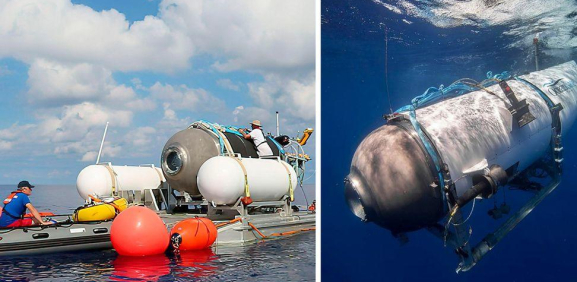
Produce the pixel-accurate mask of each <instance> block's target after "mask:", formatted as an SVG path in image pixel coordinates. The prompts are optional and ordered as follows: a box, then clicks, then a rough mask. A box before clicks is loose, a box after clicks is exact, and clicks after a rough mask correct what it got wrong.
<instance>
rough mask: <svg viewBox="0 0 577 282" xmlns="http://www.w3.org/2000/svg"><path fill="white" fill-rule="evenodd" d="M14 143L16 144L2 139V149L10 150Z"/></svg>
mask: <svg viewBox="0 0 577 282" xmlns="http://www.w3.org/2000/svg"><path fill="white" fill-rule="evenodd" d="M12 145H14V142H10V141H5V140H0V151H4V150H10V149H12Z"/></svg>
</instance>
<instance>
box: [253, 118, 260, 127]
mask: <svg viewBox="0 0 577 282" xmlns="http://www.w3.org/2000/svg"><path fill="white" fill-rule="evenodd" d="M250 124H254V125H256V126H262V125H260V120H258V119H255V120H253V121H252V122H251V123H250Z"/></svg>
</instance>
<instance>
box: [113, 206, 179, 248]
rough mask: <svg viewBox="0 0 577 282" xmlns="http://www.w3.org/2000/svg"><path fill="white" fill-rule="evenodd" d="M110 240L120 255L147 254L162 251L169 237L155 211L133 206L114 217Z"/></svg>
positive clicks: (166, 245)
mask: <svg viewBox="0 0 577 282" xmlns="http://www.w3.org/2000/svg"><path fill="white" fill-rule="evenodd" d="M110 240H111V241H112V247H114V249H115V250H116V251H117V252H118V253H119V254H120V255H123V256H148V255H156V254H161V253H164V251H165V250H166V248H167V247H168V244H169V240H170V238H169V235H168V231H167V230H166V225H164V222H163V221H162V219H160V217H159V216H158V215H157V214H156V213H155V212H153V211H152V210H150V209H148V208H145V207H139V206H133V207H130V208H128V209H126V210H124V211H123V212H122V213H120V214H119V215H118V216H117V217H116V218H115V219H114V221H113V222H112V226H111V227H110Z"/></svg>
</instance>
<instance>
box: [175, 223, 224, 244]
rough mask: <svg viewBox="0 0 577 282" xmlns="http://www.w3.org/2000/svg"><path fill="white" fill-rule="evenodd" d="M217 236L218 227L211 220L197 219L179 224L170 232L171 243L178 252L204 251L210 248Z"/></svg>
mask: <svg viewBox="0 0 577 282" xmlns="http://www.w3.org/2000/svg"><path fill="white" fill-rule="evenodd" d="M216 236H217V230H216V226H214V223H213V222H212V221H211V220H210V219H208V218H202V217H196V218H189V219H185V220H183V221H181V222H179V223H177V224H176V225H175V226H174V227H173V228H172V230H171V232H170V241H171V242H172V246H173V247H174V248H175V249H177V250H181V251H186V250H202V249H206V248H208V247H210V245H212V243H214V241H215V240H216Z"/></svg>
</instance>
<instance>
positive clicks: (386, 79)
mask: <svg viewBox="0 0 577 282" xmlns="http://www.w3.org/2000/svg"><path fill="white" fill-rule="evenodd" d="M385 85H386V88H387V98H388V99H389V110H390V111H391V114H393V106H392V105H391V94H390V93H389V31H388V30H387V26H386V25H385Z"/></svg>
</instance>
